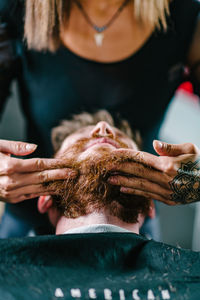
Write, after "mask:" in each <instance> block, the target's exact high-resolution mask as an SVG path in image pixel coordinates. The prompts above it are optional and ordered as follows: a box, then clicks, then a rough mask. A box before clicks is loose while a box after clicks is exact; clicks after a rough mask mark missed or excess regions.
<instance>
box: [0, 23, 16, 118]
mask: <svg viewBox="0 0 200 300" xmlns="http://www.w3.org/2000/svg"><path fill="white" fill-rule="evenodd" d="M17 64H18V61H17V58H16V56H15V53H14V46H13V42H12V40H11V38H10V37H9V32H8V28H7V25H6V23H0V112H2V110H3V107H4V104H5V101H6V99H7V98H8V96H9V93H10V86H11V82H12V80H13V79H14V78H15V76H16V70H17Z"/></svg>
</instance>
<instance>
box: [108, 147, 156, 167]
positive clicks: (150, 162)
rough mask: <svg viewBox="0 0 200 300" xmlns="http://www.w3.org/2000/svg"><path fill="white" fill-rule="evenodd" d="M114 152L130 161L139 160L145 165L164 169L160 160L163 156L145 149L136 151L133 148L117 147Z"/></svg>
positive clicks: (138, 161)
mask: <svg viewBox="0 0 200 300" xmlns="http://www.w3.org/2000/svg"><path fill="white" fill-rule="evenodd" d="M113 154H114V155H116V156H117V157H119V158H120V157H121V158H122V159H125V160H126V159H128V161H130V163H131V162H137V163H140V164H143V165H145V166H146V167H150V168H154V169H158V170H162V169H161V168H160V161H161V157H160V156H156V155H153V154H150V153H147V152H143V151H136V150H132V149H117V150H114V151H113ZM110 167H111V169H112V165H110V166H109V168H110Z"/></svg>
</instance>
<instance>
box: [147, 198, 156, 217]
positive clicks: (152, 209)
mask: <svg viewBox="0 0 200 300" xmlns="http://www.w3.org/2000/svg"><path fill="white" fill-rule="evenodd" d="M155 216H156V209H155V204H154V202H153V200H150V208H149V213H148V217H149V218H151V219H154V218H155Z"/></svg>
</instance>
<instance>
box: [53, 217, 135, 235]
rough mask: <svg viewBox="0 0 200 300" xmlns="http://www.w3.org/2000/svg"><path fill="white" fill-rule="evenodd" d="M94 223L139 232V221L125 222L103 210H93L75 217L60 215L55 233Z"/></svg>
mask: <svg viewBox="0 0 200 300" xmlns="http://www.w3.org/2000/svg"><path fill="white" fill-rule="evenodd" d="M95 224H110V225H115V226H119V227H121V228H124V229H126V230H129V231H132V232H133V233H137V234H139V223H134V224H133V223H126V222H123V221H121V220H119V219H118V218H117V217H114V216H111V215H109V214H107V213H105V212H94V213H91V214H89V215H87V216H82V217H79V218H76V219H72V218H66V217H61V218H60V220H59V221H58V223H57V226H56V234H63V233H65V232H66V231H68V230H72V229H75V228H78V227H82V226H90V225H95Z"/></svg>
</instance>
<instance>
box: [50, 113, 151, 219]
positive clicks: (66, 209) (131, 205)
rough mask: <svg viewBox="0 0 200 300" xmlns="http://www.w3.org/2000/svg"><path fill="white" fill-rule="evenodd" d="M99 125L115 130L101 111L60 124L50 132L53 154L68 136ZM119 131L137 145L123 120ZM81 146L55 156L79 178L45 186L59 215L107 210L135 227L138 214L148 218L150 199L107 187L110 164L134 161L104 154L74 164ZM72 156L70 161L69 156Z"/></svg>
mask: <svg viewBox="0 0 200 300" xmlns="http://www.w3.org/2000/svg"><path fill="white" fill-rule="evenodd" d="M99 121H106V122H107V123H109V124H110V125H111V126H115V124H114V120H113V118H112V116H111V115H110V114H109V113H108V112H107V111H106V110H100V111H98V112H96V113H94V114H90V113H86V112H84V113H81V114H78V115H74V116H73V118H72V120H65V121H62V123H61V125H60V126H58V127H55V128H54V129H53V130H52V142H53V145H54V149H55V152H56V151H58V150H59V148H60V147H61V145H62V143H63V141H64V140H65V138H66V137H67V136H69V135H71V134H73V133H74V132H76V131H77V130H79V129H80V128H83V127H86V126H88V125H96V124H97V123H98V122H99ZM115 127H116V126H115ZM118 128H119V129H121V130H122V131H123V132H124V133H125V134H126V135H127V136H128V137H129V138H131V139H132V140H134V141H135V142H136V144H137V143H138V142H139V141H140V138H139V137H138V134H137V135H135V137H134V134H133V132H132V131H131V128H130V126H129V124H128V122H127V121H125V120H122V121H121V122H120V124H119V126H118ZM82 143H84V140H81V141H78V142H76V143H75V144H73V145H71V146H70V147H69V148H68V149H67V150H65V151H64V152H63V153H61V152H60V153H59V152H58V153H57V155H56V156H57V158H60V159H63V161H65V163H66V166H67V167H69V168H72V169H76V170H77V171H78V176H77V177H76V178H68V179H66V180H64V181H59V180H58V181H54V182H50V183H47V184H45V185H48V186H49V188H50V189H51V190H54V191H55V192H56V195H52V199H53V204H54V206H55V207H56V208H57V209H58V210H59V211H60V213H61V214H62V215H65V216H66V217H67V218H77V217H80V216H84V215H87V214H89V213H91V212H93V211H100V210H101V209H106V210H107V211H108V212H109V214H110V215H113V216H116V217H118V218H119V219H120V220H122V221H124V222H127V223H136V222H137V218H138V214H139V213H141V214H143V215H147V214H148V211H149V206H150V201H149V199H147V198H144V197H142V196H135V195H129V194H124V193H121V191H120V187H117V186H113V185H111V184H109V183H108V178H109V177H110V176H112V175H113V174H112V171H111V172H110V171H109V170H108V169H109V168H108V165H109V164H111V163H112V164H113V165H115V166H116V165H117V164H120V163H128V162H132V161H133V159H132V158H129V157H128V156H126V157H125V156H124V155H123V156H122V157H121V156H120V153H119V155H116V154H113V153H105V152H104V153H103V154H102V156H101V157H100V158H97V157H95V156H94V157H89V158H88V159H86V160H85V161H82V162H77V161H76V155H75V154H76V153H77V150H79V149H81V148H82V146H81V145H82ZM72 153H73V155H72V157H71V156H69V154H72ZM83 170H87V171H86V172H85V171H83ZM82 171H83V173H82Z"/></svg>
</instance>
